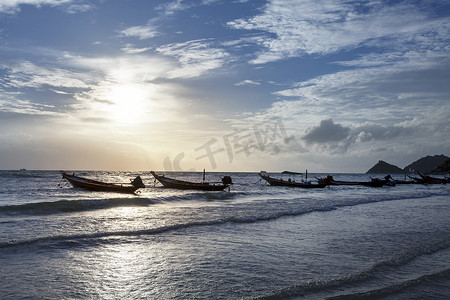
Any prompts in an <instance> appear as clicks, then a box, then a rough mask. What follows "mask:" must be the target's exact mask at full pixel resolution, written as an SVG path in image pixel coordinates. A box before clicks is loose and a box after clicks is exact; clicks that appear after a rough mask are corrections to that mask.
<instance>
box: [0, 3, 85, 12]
mask: <svg viewBox="0 0 450 300" xmlns="http://www.w3.org/2000/svg"><path fill="white" fill-rule="evenodd" d="M72 2H74V0H7V1H1V2H0V13H15V12H18V11H20V6H21V5H23V4H27V5H34V6H38V7H39V6H43V5H48V6H60V5H65V4H68V3H72ZM77 6H78V8H80V7H82V6H81V5H77Z"/></svg>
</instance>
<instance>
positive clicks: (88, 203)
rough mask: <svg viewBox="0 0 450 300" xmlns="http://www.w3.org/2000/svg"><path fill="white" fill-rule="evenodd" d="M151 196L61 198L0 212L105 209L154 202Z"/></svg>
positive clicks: (62, 211)
mask: <svg viewBox="0 0 450 300" xmlns="http://www.w3.org/2000/svg"><path fill="white" fill-rule="evenodd" d="M154 203H155V202H154V201H152V200H151V199H149V198H141V197H136V198H109V199H89V200H60V201H54V202H37V203H27V204H21V205H7V206H0V213H3V214H7V215H23V214H25V215H47V214H55V213H64V212H79V211H84V210H92V209H104V208H111V207H116V206H143V205H150V204H154Z"/></svg>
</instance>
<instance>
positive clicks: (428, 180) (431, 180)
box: [409, 172, 448, 184]
mask: <svg viewBox="0 0 450 300" xmlns="http://www.w3.org/2000/svg"><path fill="white" fill-rule="evenodd" d="M418 174H419V176H420V178H419V177H413V176H409V178H411V179H413V180H415V181H417V183H423V184H446V183H447V182H448V181H447V179H446V178H436V177H431V176H428V175H423V174H421V173H419V172H418Z"/></svg>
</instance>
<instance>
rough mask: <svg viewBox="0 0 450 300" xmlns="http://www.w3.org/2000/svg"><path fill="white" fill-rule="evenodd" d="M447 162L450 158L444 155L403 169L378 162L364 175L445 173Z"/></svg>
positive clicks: (414, 163)
mask: <svg viewBox="0 0 450 300" xmlns="http://www.w3.org/2000/svg"><path fill="white" fill-rule="evenodd" d="M449 160H450V158H449V157H447V156H445V155H444V154H441V155H434V156H429V155H428V156H425V157H422V158H420V159H418V160H416V161H415V162H413V163H411V164H409V165H407V166H406V167H404V168H403V169H401V168H399V167H397V166H395V165H391V164H389V163H387V162H385V161H382V160H380V161H378V163H376V164H375V165H374V166H373V167H372V168H370V169H369V170H368V171H367V172H366V174H405V173H416V172H420V173H424V174H429V173H433V172H446V170H447V169H446V166H447V165H448V164H449ZM447 171H448V170H447Z"/></svg>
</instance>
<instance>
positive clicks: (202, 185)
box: [150, 171, 233, 191]
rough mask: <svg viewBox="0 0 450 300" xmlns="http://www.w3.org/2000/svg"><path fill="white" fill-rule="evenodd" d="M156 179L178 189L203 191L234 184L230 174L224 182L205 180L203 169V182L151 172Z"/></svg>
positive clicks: (165, 185)
mask: <svg viewBox="0 0 450 300" xmlns="http://www.w3.org/2000/svg"><path fill="white" fill-rule="evenodd" d="M150 173H151V174H152V175H153V177H155V179H156V180H158V181H159V182H160V183H161V184H162V185H163V186H164V187H166V188H172V189H178V190H201V191H222V190H224V189H226V188H227V187H229V186H230V184H232V183H233V182H232V180H231V177H230V176H224V177H223V178H222V182H205V172H204V171H203V181H202V182H190V181H184V180H178V179H173V178H169V177H166V176H165V175H158V174H156V173H155V172H153V171H151V172H150Z"/></svg>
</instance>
